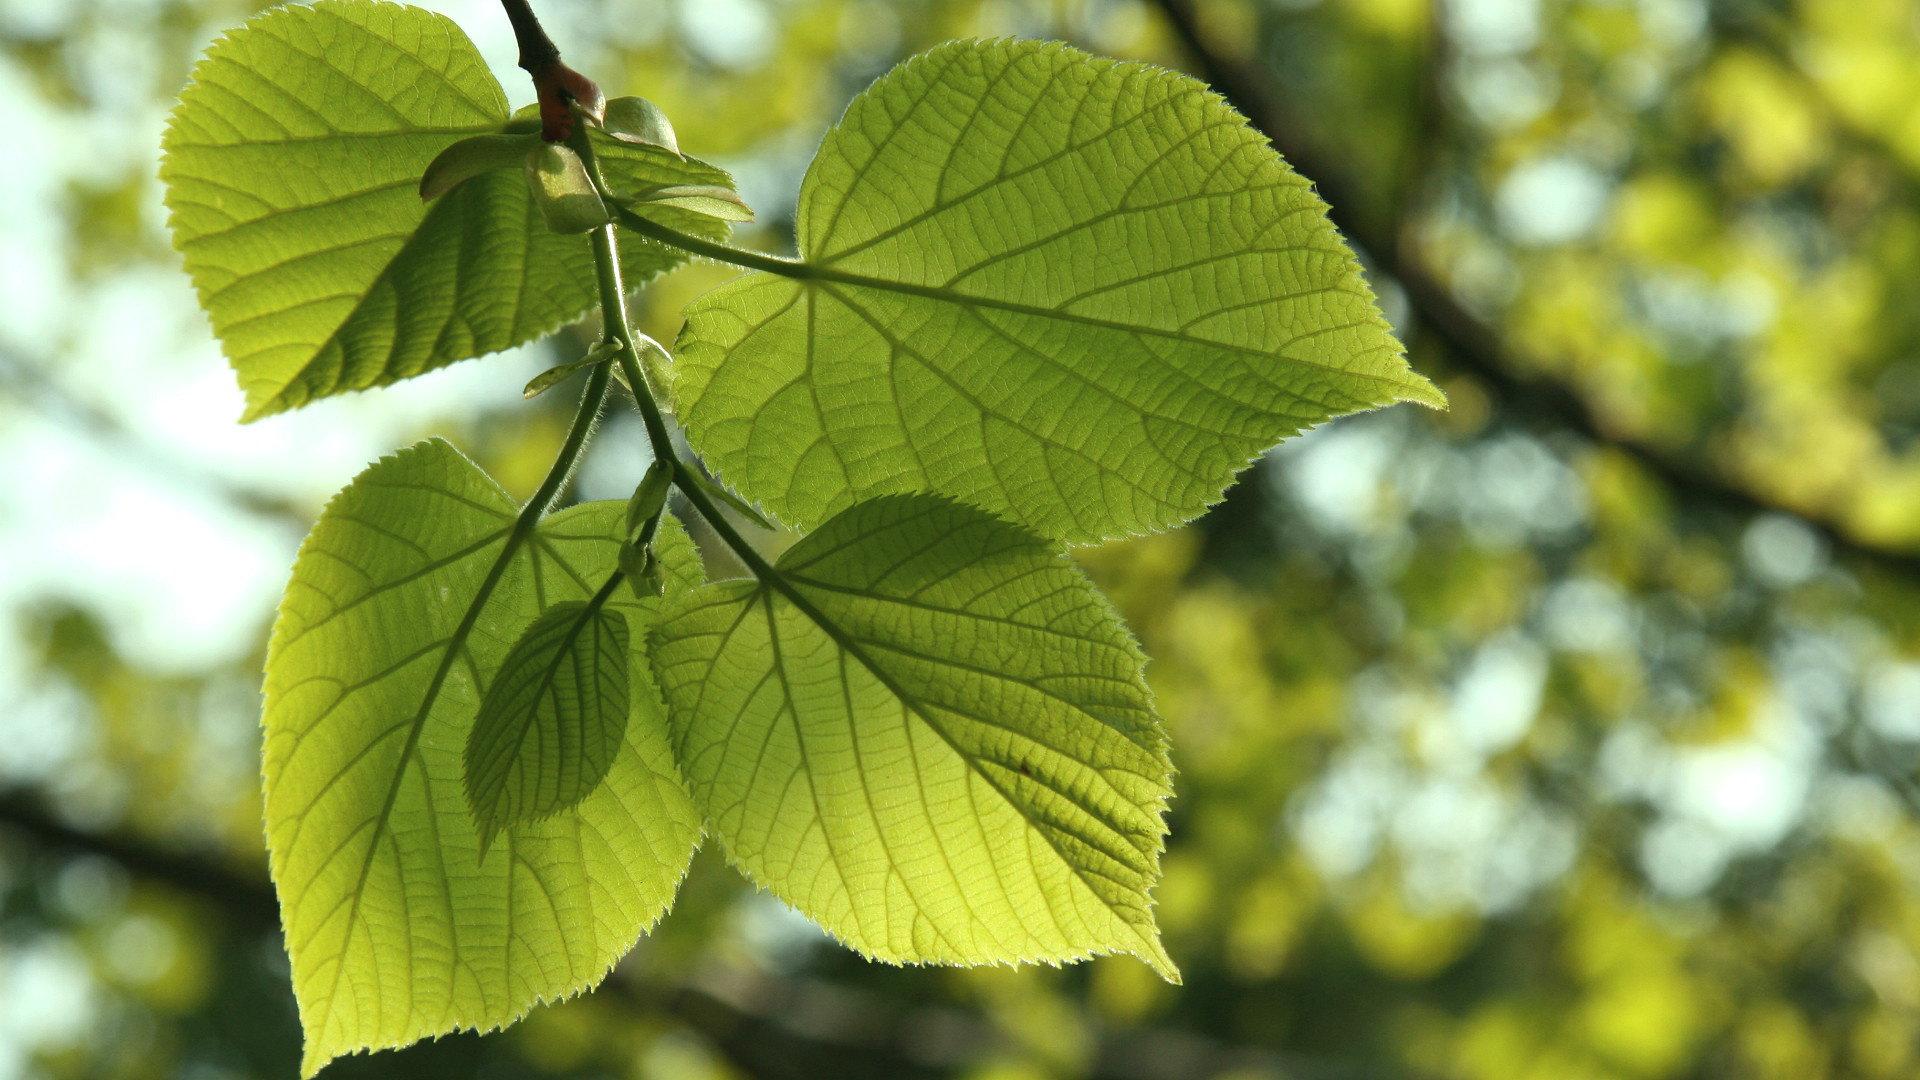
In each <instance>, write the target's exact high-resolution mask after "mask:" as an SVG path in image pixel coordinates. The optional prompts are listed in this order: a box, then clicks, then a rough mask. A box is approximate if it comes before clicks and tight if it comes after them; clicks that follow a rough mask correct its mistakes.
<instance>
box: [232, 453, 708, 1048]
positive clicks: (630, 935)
mask: <svg viewBox="0 0 1920 1080" xmlns="http://www.w3.org/2000/svg"><path fill="white" fill-rule="evenodd" d="M515 510H516V508H515V507H514V505H513V503H512V501H511V500H509V499H508V498H507V496H506V495H505V494H504V493H503V492H502V491H501V490H500V489H499V488H498V487H497V486H495V485H494V484H493V482H492V481H491V480H489V479H488V478H487V477H486V476H485V475H484V474H483V473H481V472H480V471H479V470H478V469H476V468H475V467H474V466H473V465H472V464H471V463H470V462H468V461H467V460H466V459H465V458H463V457H461V456H460V454H459V453H458V452H457V451H455V450H454V449H453V448H452V447H451V446H449V445H447V444H446V443H444V442H440V441H437V440H436V441H429V442H425V443H421V444H419V445H417V446H415V447H412V448H410V449H407V450H403V451H401V452H400V453H398V454H395V455H394V456H392V457H389V458H386V459H383V460H382V461H381V462H379V463H378V464H376V465H374V466H373V467H371V468H369V469H368V470H367V471H366V472H364V473H362V474H361V475H360V476H359V477H358V478H357V479H356V480H355V481H354V482H353V484H352V485H351V486H349V487H348V488H347V489H346V490H345V491H343V492H341V493H340V494H339V495H337V496H335V498H334V500H333V502H332V503H331V504H329V505H328V507H327V511H326V513H325V514H324V515H323V516H322V517H321V519H320V522H319V524H318V525H316V526H315V527H314V531H313V533H312V535H311V536H309V537H308V538H307V542H306V544H305V545H304V546H303V547H302V548H301V552H300V558H299V561H298V563H297V564H296V565H295V567H294V572H293V581H292V583H291V584H290V585H289V586H288V589H287V596H286V599H285V601H284V602H283V603H282V604H281V608H280V616H279V619H278V620H277V621H276V622H275V624H274V632H273V640H272V644H271V647H270V650H269V653H268V658H267V679H266V695H267V706H266V717H265V720H264V723H265V727H266V736H265V738H266V747H265V757H266V763H265V769H266V800H267V806H266V814H267V839H268V846H269V848H270V849H271V855H272V867H273V877H274V884H275V886H276V888H277V889H278V892H279V897H280V908H281V913H282V918H283V921H284V924H285V927H286V938H287V949H288V952H289V953H290V954H291V956H292V960H293V983H294V993H295V995H296V997H297V998H298V999H299V1003H300V1021H301V1025H302V1027H303V1028H304V1029H305V1031H306V1054H305V1061H304V1065H303V1067H302V1068H303V1072H304V1073H306V1074H308V1075H311V1074H312V1073H313V1072H314V1071H316V1070H317V1069H318V1068H319V1067H320V1066H321V1065H324V1064H325V1063H326V1062H327V1061H328V1060H329V1059H331V1058H333V1057H335V1056H337V1055H340V1054H344V1053H351V1052H353V1051H355V1050H360V1049H365V1048H379V1047H390V1046H400V1045H404V1044H406V1043H410V1042H413V1041H415V1040H417V1039H421V1038H425V1037H427V1036H431V1035H439V1034H443V1033H445V1032H449V1031H453V1030H456V1029H459V1028H493V1027H497V1026H500V1025H503V1024H506V1023H509V1022H511V1021H513V1020H515V1019H517V1018H518V1017H520V1016H521V1015H523V1014H524V1013H525V1012H526V1011H527V1010H528V1009H529V1008H531V1007H532V1006H533V1005H534V1004H536V1003H538V1002H540V1001H544V1000H551V999H554V998H558V997H563V996H565V995H568V994H572V993H577V992H579V991H581V990H583V989H585V988H587V987H589V986H592V985H593V984H594V983H596V982H597V981H599V979H600V978H601V976H603V975H604V974H605V973H606V971H607V969H608V968H609V967H610V966H611V965H612V964H613V962H614V961H615V960H617V959H619V957H620V956H621V954H623V953H624V952H626V951H627V949H629V948H630V947H631V946H632V945H633V943H634V940H635V939H636V938H638V937H639V935H640V933H641V931H642V930H644V929H645V928H646V927H647V926H648V925H649V924H651V923H652V922H653V921H654V920H655V919H657V918H658V917H659V916H660V914H661V913H662V912H663V911H664V910H665V909H666V907H667V905H668V904H669V903H671V902H672V899H673V894H674V889H675V887H676V886H677V884H678V882H679V880H680V876H681V874H682V873H684V872H685V869H686V865H687V860H688V858H689V857H690V856H691V854H692V851H693V844H694V840H695V838H696V836H697V835H698V833H699V815H698V813H697V812H695V810H694V808H693V806H692V804H691V803H690V802H689V801H688V797H687V793H686V789H685V788H684V787H683V786H682V785H681V783H680V781H679V779H678V776H677V774H676V771H675V769H674V766H673V762H672V758H671V755H670V753H669V750H668V743H667V731H666V726H665V723H664V720H663V717H662V715H661V712H662V710H661V705H660V701H659V697H658V694H657V691H656V690H655V689H654V683H653V679H652V676H651V674H650V673H649V672H648V671H647V669H646V665H645V662H644V660H641V659H638V658H634V659H632V661H631V663H632V665H633V666H632V669H631V671H630V673H629V674H630V679H631V684H632V687H633V694H632V702H633V705H632V711H631V714H630V717H629V719H628V723H627V725H626V732H625V741H624V744H623V745H622V747H621V749H620V751H619V753H618V755H617V756H616V757H615V758H614V760H613V762H612V766H611V768H610V769H609V771H608V772H607V775H606V779H605V782H604V783H602V784H601V785H600V786H599V787H598V789H597V790H595V791H594V792H593V794H592V795H591V796H589V797H588V798H587V799H586V800H585V801H584V802H582V803H580V805H579V806H578V808H576V809H574V810H570V811H565V812H562V813H558V814H555V815H553V816H550V817H547V818H545V819H543V820H540V821H537V822H530V823H521V824H514V825H511V826H509V827H507V828H506V829H505V830H504V831H503V832H502V833H501V834H500V835H499V836H498V837H497V838H496V839H495V840H494V842H493V844H492V846H491V848H490V849H489V850H488V852H487V854H486V857H485V858H484V859H483V858H481V857H480V836H479V834H478V832H477V831H476V829H475V826H474V824H473V819H472V816H471V815H470V813H469V811H468V806H467V799H466V794H465V792H464V790H463V783H462V776H463V773H464V768H463V761H462V749H463V747H464V746H465V744H466V741H467V732H468V729H469V728H470V726H471V725H472V723H473V720H474V715H475V712H476V710H477V709H478V706H479V701H480V698H481V695H482V693H483V692H484V689H485V686H484V683H485V681H486V680H487V678H488V677H489V676H490V675H491V674H492V673H493V672H494V671H495V670H496V669H498V667H499V666H500V664H501V662H502V660H503V659H504V657H505V656H506V654H507V652H508V650H509V648H510V646H511V645H512V644H513V642H514V641H516V640H517V639H518V638H519V637H520V636H521V634H522V632H523V631H524V630H525V629H526V628H527V627H528V626H529V625H531V624H532V623H533V622H534V619H535V617H536V615H537V614H538V613H539V612H540V611H541V610H543V609H545V608H547V607H549V606H550V605H553V604H556V603H562V602H566V601H577V600H583V599H585V598H586V597H587V596H589V595H591V593H592V592H593V590H594V588H595V587H597V586H598V584H599V583H600V582H601V581H603V580H605V578H606V577H607V576H608V575H609V574H610V573H612V571H613V567H614V561H615V558H616V556H617V553H618V551H619V541H620V538H621V536H620V534H621V529H622V527H623V522H622V517H623V514H624V512H625V507H624V506H623V505H622V504H620V503H618V502H604V503H588V504H586V505H583V506H579V507H575V508H573V509H571V510H567V511H564V512H562V513H559V514H555V515H553V516H552V517H550V518H548V519H547V520H545V521H544V522H542V523H541V525H540V527H539V529H538V532H537V533H536V535H535V537H534V538H533V539H532V540H531V541H529V542H528V543H527V544H526V545H524V546H523V547H522V548H521V549H520V552H519V553H518V554H516V556H515V558H514V560H513V562H512V563H511V564H510V565H509V568H508V569H507V571H506V573H505V575H504V576H503V578H502V579H501V581H500V583H499V586H498V588H497V589H496V591H495V593H494V595H493V598H492V600H491V601H490V602H489V604H488V605H487V607H486V610H485V614H484V616H483V617H482V618H481V619H480V621H479V623H478V624H477V626H476V628H475V630H474V631H473V633H472V634H471V635H470V636H469V637H468V638H467V640H466V642H465V645H464V647H463V648H462V650H461V652H460V654H459V655H458V656H456V657H455V662H454V663H453V665H452V667H451V669H450V671H449V673H448V675H447V678H446V681H445V684H444V686H442V687H441V688H440V690H439V692H438V694H437V696H436V697H435V698H434V699H433V705H432V708H431V709H429V710H426V711H424V712H423V711H422V708H421V705H422V702H423V701H425V700H426V693H427V686H428V683H429V682H430V680H431V678H432V677H433V674H434V672H435V671H436V670H437V669H438V668H439V665H440V663H441V661H442V658H443V657H444V656H445V654H446V650H447V648H448V644H449V640H450V639H451V637H452V636H453V633H454V630H455V627H456V626H457V625H458V624H459V622H460V620H461V617H462V615H463V614H464V613H465V611H466V609H467V602H468V599H469V598H470V597H472V596H473V594H474V592H475V590H476V589H477V588H478V586H479V584H480V582H481V579H482V578H483V577H484V576H485V575H486V573H487V570H488V568H489V567H490V566H491V565H492V563H493V561H494V558H495V557H496V556H497V555H498V553H499V551H500V548H501V545H502V544H504V543H505V541H506V537H507V533H508V531H509V530H510V528H511V527H512V524H513V519H514V515H515ZM659 550H660V552H661V557H662V558H663V559H664V560H665V561H666V562H667V564H668V567H669V569H668V573H667V574H666V577H667V580H668V582H669V585H668V596H669V597H671V596H673V595H675V594H676V593H679V592H684V591H685V590H686V589H688V588H689V587H691V585H692V584H693V583H695V582H696V581H697V580H698V578H699V569H698V558H697V556H696V555H695V553H694V550H693V547H692V545H691V544H690V543H688V541H687V539H686V536H685V534H684V533H683V532H681V531H680V530H679V528H678V527H677V526H672V527H669V528H666V529H664V530H663V533H662V536H661V539H660V545H659ZM659 604H660V602H658V601H652V602H647V603H639V602H636V601H631V600H626V599H624V598H623V599H622V600H621V601H619V602H616V603H614V604H613V605H611V608H612V610H613V611H614V613H615V614H617V615H618V616H620V617H622V618H625V619H626V620H627V622H628V626H629V632H630V635H631V636H632V637H633V639H635V640H643V639H644V633H645V631H646V628H647V627H648V626H649V625H650V624H651V623H652V621H653V619H654V617H655V613H656V612H657V611H658V609H659Z"/></svg>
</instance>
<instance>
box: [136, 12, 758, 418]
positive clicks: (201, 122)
mask: <svg viewBox="0 0 1920 1080" xmlns="http://www.w3.org/2000/svg"><path fill="white" fill-rule="evenodd" d="M507 118H508V116H507V103H506V98H505V96H504V95H503V93H502V91H501V89H500V85H499V83H498V82H496V81H495V80H494V78H493V76H492V75H491V74H490V73H489V72H488V71H487V68H486V65H485V63H484V62H483V61H482V60H481V58H480V54H479V53H478V52H477V51H476V50H475V49H474V47H473V45H472V43H471V42H469V41H468V40H467V38H466V36H465V35H464V34H462V33H461V32H460V30H459V28H458V27H456V26H455V25H454V24H453V23H452V22H450V21H449V20H447V19H446V18H444V17H442V16H439V15H435V14H432V13H430V12H426V11H422V10H420V9H418V8H412V7H404V6H401V5H398V4H371V3H342V2H338V0H321V2H320V3H317V4H314V5H312V6H287V7H276V8H273V9H271V10H268V11H265V12H262V13H261V14H259V15H257V16H255V17H254V18H252V19H251V20H249V21H248V22H247V23H246V24H245V25H244V26H242V27H241V28H240V29H238V30H235V31H233V32H232V33H230V34H228V35H227V36H226V37H224V38H222V39H221V40H219V41H216V42H215V43H214V44H213V46H212V48H210V49H209V50H208V52H207V56H206V58H205V59H204V60H202V61H201V62H200V64H199V65H198V66H196V67H195V68H194V72H193V80H192V82H191V83H190V84H189V85H188V86H187V88H186V90H185V92H184V93H182V95H181V99H180V104H179V105H178V106H177V107H176V108H175V109H174V111H173V114H172V116H171V118H170V120H169V122H168V125H167V131H166V136H165V138H164V140H163V143H162V145H163V149H164V150H165V153H166V159H165V161H164V162H163V163H162V165H161V169H160V175H161V178H162V179H163V180H164V181H165V182H166V187H167V196H166V198H167V206H168V208H169V209H170V211H171V215H172V216H171V218H170V224H171V225H172V228H173V238H174V244H175V246H176V247H178V248H179V249H180V251H181V253H182V254H183V255H184V256H185V262H186V268H187V272H188V273H189V274H190V275H191V276H192V278H193V283H194V287H195V288H196V289H197V290H198V291H199V295H200V303H201V306H202V307H203V308H205V309H206V311H207V314H208V316H209V317H210V318H211V319H212V321H213V329H214V333H215V334H217V335H218V336H219V338H220V341H221V344H222V346H223V347H224V349H225V350H226V354H227V357H228V359H229V360H230V361H231V362H232V364H233V367H234V370H235V372H236V373H237V375H238V377H239V381H240V386H241V388H242V389H243V390H244V391H245V392H246V396H247V405H246V414H245V418H246V419H249V420H251V419H256V418H258V417H261V416H266V415H269V414H272V413H276V412H281V411H283V410H286V409H292V408H297V407H299V406H301V405H304V404H306V403H307V402H309V401H311V400H313V399H315V398H319V397H326V396H328V395H330V394H338V393H342V392H345V391H348V390H360V389H365V388H367V387H372V386H384V385H386V384H389V383H392V382H396V381H398V380H401V379H405V378H410V377H412V376H415V375H419V374H421V373H422V372H425V371H430V370H432V369H434V368H438V367H442V366H444V365H446V364H450V363H453V362H454V361H457V360H464V359H466V358H468V357H473V356H479V355H481V354H483V353H488V352H494V351H497V350H500V349H505V348H508V347H510V346H513V345H517V344H520V343H522V342H525V341H530V340H533V339H534V338H538V337H540V336H542V335H544V334H546V333H549V332H550V331H552V330H554V329H556V328H558V327H559V326H561V325H564V324H566V323H568V322H571V321H573V320H574V319H577V318H579V317H580V316H581V315H583V314H584V313H586V312H587V311H588V310H589V309H590V308H591V307H592V306H593V305H594V303H595V302H596V298H597V293H596V292H595V280H594V273H593V256H592V251H591V249H590V247H589V245H588V242H587V241H586V240H585V239H583V238H581V237H577V236H562V235H558V234H555V233H554V232H552V231H551V230H549V229H548V228H547V226H546V223H545V222H544V221H543V220H541V216H540V214H539V212H538V211H537V210H536V209H535V208H534V206H533V200H532V198H531V196H530V194H529V192H528V190H527V182H526V179H525V177H524V176H523V175H522V174H521V171H520V169H518V168H514V169H493V170H488V171H484V172H481V173H479V174H478V175H474V176H472V177H471V178H469V179H466V180H465V181H464V182H461V183H458V184H457V185H455V186H453V187H452V189H451V190H449V191H447V192H446V193H445V194H442V195H440V196H439V197H438V198H435V199H434V200H432V201H431V202H427V203H423V202H422V201H421V199H420V196H419V194H418V186H419V184H420V180H421V177H422V174H423V173H424V172H425V171H426V169H427V166H428V164H429V163H430V162H432V161H433V160H434V159H435V157H437V156H438V155H439V154H440V152H441V151H442V150H445V149H446V148H447V147H448V146H450V145H452V144H454V143H456V142H459V141H460V140H462V139H466V138H470V137H472V136H475V135H480V134H486V133H491V132H499V131H501V130H503V128H504V126H505V124H506V122H507ZM608 141H609V142H612V141H614V140H612V139H609V140H608ZM656 149H657V148H656ZM629 157H632V155H629ZM660 157H661V160H660V161H657V162H656V161H651V160H648V161H646V162H643V164H645V165H646V166H647V168H646V169H645V170H644V171H643V172H642V173H641V174H640V175H639V176H638V177H636V178H630V179H626V180H623V181H622V183H623V184H625V185H627V186H630V187H631V186H637V185H640V184H643V183H644V184H649V185H666V184H700V185H721V186H729V185H730V183H731V181H730V180H729V179H728V178H727V176H726V174H725V173H723V172H720V171H719V170H717V169H714V168H713V167H712V166H708V165H704V164H703V163H700V162H696V161H693V160H691V159H679V158H677V156H675V155H673V154H671V153H668V152H666V151H664V150H662V151H661V152H660ZM626 160H627V159H622V161H626ZM614 164H615V165H616V166H618V165H620V164H621V163H620V162H616V163H614ZM662 220H665V219H662ZM668 223H669V224H672V225H673V226H674V227H676V228H682V229H686V230H689V231H695V232H699V233H700V234H701V235H703V236H709V237H717V236H724V235H725V229H726V228H727V226H726V225H725V224H724V223H722V222H718V221H716V220H715V219H713V218H711V217H706V216H704V215H698V214H693V213H687V212H682V213H681V216H679V217H678V218H675V219H674V220H672V221H671V222H668ZM625 239H626V243H625V244H624V245H623V246H622V250H623V252H624V253H625V256H624V260H623V261H624V264H625V266H624V269H625V271H626V280H627V282H628V283H629V284H639V283H640V282H643V281H645V280H647V279H648V278H650V277H652V276H653V275H655V274H657V273H659V272H660V271H662V270H664V269H667V268H669V267H672V266H675V265H677V264H679V263H680V262H681V261H682V260H683V258H684V256H682V255H681V254H679V253H678V252H676V251H673V250H672V249H669V248H665V247H662V246H660V245H658V244H654V243H651V242H649V241H645V240H642V239H641V238H639V237H637V236H636V237H627V238H625Z"/></svg>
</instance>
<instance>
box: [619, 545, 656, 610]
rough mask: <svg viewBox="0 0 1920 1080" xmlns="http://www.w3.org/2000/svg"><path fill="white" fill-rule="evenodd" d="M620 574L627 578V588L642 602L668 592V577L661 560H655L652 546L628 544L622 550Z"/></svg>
mask: <svg viewBox="0 0 1920 1080" xmlns="http://www.w3.org/2000/svg"><path fill="white" fill-rule="evenodd" d="M620 572H621V573H623V574H625V575H626V576H627V587H628V588H631V589H632V590H633V595H634V596H635V597H636V598H638V599H641V600H652V599H654V598H655V597H659V596H663V595H665V594H666V591H667V579H666V575H665V574H663V573H661V571H660V560H659V559H656V558H654V556H653V547H652V546H651V545H642V544H628V545H626V546H625V547H623V548H621V549H620Z"/></svg>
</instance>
